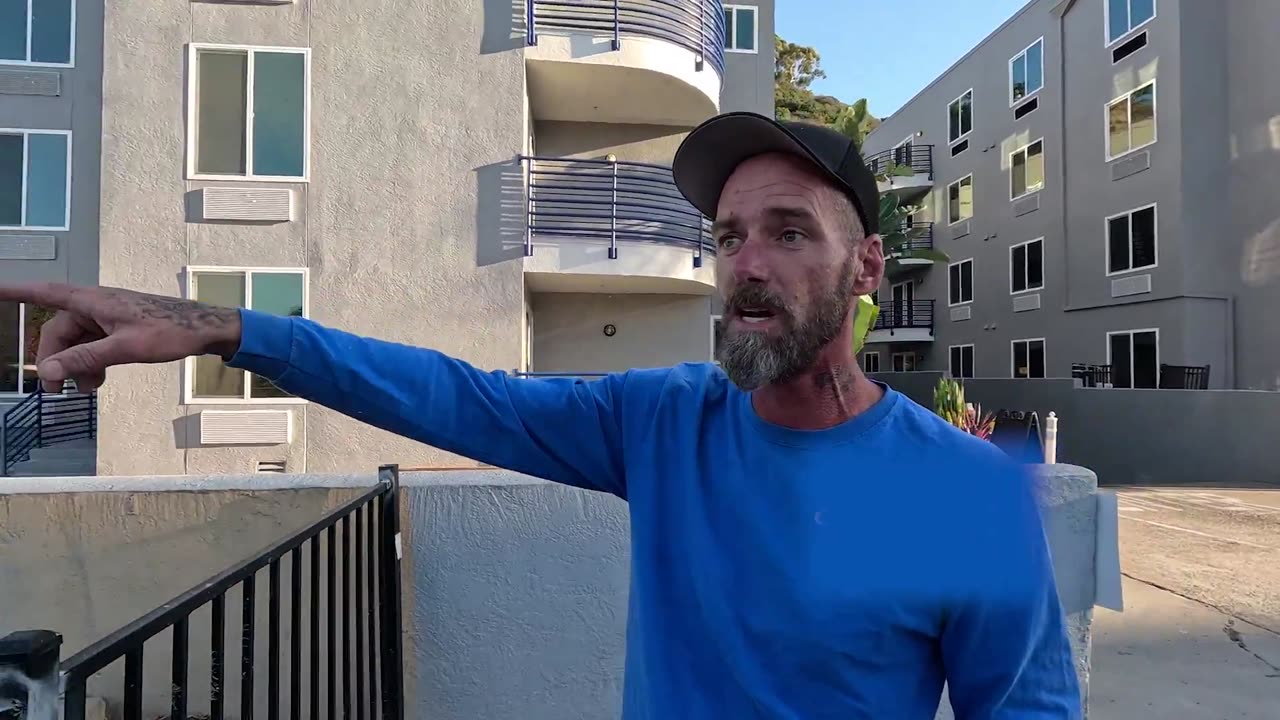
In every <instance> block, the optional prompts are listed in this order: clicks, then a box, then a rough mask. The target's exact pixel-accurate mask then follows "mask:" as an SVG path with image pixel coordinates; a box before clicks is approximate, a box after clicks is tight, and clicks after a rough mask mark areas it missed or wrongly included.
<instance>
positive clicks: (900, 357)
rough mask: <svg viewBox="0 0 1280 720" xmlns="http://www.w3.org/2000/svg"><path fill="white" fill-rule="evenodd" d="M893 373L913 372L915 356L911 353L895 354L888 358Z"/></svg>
mask: <svg viewBox="0 0 1280 720" xmlns="http://www.w3.org/2000/svg"><path fill="white" fill-rule="evenodd" d="M890 359H891V360H892V362H893V371H894V372H915V371H916V354H915V353H913V352H896V353H893V355H892V357H891V358H890Z"/></svg>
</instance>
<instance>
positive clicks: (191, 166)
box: [187, 43, 311, 182]
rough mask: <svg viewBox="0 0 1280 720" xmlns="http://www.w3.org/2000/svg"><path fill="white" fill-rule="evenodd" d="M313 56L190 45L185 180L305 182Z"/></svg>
mask: <svg viewBox="0 0 1280 720" xmlns="http://www.w3.org/2000/svg"><path fill="white" fill-rule="evenodd" d="M310 137H311V51H310V50H309V49H307V48H282V47H252V46H241V45H204V44H194V43H193V44H191V45H189V46H188V56H187V177H188V178H191V179H198V180H228V179H238V180H266V181H277V182H306V181H307V180H308V178H309V177H310V154H311V151H310V146H311V139H310Z"/></svg>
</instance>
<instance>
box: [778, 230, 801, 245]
mask: <svg viewBox="0 0 1280 720" xmlns="http://www.w3.org/2000/svg"><path fill="white" fill-rule="evenodd" d="M803 237H804V236H803V235H801V234H800V231H799V230H785V231H783V233H782V242H784V243H795V242H800V240H801V239H802V238H803Z"/></svg>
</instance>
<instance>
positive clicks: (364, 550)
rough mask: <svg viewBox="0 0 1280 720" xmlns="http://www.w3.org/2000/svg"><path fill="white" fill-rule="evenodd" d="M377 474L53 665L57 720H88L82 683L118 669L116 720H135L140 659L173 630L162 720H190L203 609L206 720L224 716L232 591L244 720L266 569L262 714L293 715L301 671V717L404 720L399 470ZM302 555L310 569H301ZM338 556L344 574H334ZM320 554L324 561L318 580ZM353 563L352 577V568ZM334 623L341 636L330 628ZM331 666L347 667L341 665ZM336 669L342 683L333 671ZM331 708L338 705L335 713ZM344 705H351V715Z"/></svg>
mask: <svg viewBox="0 0 1280 720" xmlns="http://www.w3.org/2000/svg"><path fill="white" fill-rule="evenodd" d="M378 475H379V482H378V484H377V485H376V486H374V487H373V488H372V489H370V490H368V491H366V492H364V493H362V494H361V495H360V496H359V497H357V498H356V499H354V500H352V501H350V502H348V503H346V504H344V505H342V506H341V507H339V508H337V509H336V510H334V511H332V512H330V513H328V514H327V515H325V516H324V517H322V518H320V519H319V520H317V521H316V522H314V523H312V524H311V525H309V526H307V527H306V528H303V529H302V530H299V531H297V532H295V533H292V534H291V535H289V536H288V537H286V538H284V539H283V540H280V541H278V542H276V543H273V544H272V545H271V546H269V547H267V548H264V549H263V550H262V551H261V552H259V553H257V554H255V555H254V556H252V557H250V558H248V559H246V560H243V561H241V562H239V563H237V564H235V565H233V566H231V567H230V568H227V569H226V570H224V571H222V572H220V573H218V574H217V575H215V576H213V577H211V578H209V579H208V580H206V581H204V582H201V583H200V584H198V585H196V586H195V587H193V588H191V589H190V590H187V591H186V592H184V593H182V594H180V595H178V596H177V597H175V598H173V599H172V600H170V601H169V602H167V603H164V604H162V605H160V606H159V607H157V608H155V609H154V610H151V611H150V612H148V613H146V614H144V615H142V616H141V617H139V618H138V619H137V620H135V621H133V622H131V623H129V624H128V625H125V626H124V627H122V628H120V629H119V630H116V631H115V632H113V633H111V634H109V635H107V636H106V637H104V638H102V639H101V640H98V641H97V642H95V643H93V644H92V645H90V646H89V647H87V648H85V649H83V650H81V651H80V652H78V653H76V654H75V655H73V656H71V657H70V658H68V659H67V660H66V661H65V662H63V664H62V665H61V674H62V687H63V688H64V693H63V698H64V707H63V715H62V717H63V718H64V719H65V720H84V717H85V702H86V699H87V698H86V695H87V685H88V681H89V678H90V676H92V675H94V674H95V673H97V672H99V671H100V670H102V669H104V668H106V667H107V666H108V665H110V664H112V663H114V662H117V661H119V660H121V659H123V660H124V702H123V708H122V715H123V717H125V718H140V717H142V698H143V650H144V647H145V646H146V643H147V641H148V640H150V639H151V638H154V637H156V636H157V635H159V634H161V633H163V632H165V631H170V632H171V633H172V647H173V650H172V681H171V683H170V684H169V687H168V688H167V690H168V692H169V693H170V695H171V708H172V712H171V713H170V715H169V717H172V718H186V717H187V705H188V700H189V690H190V681H189V678H188V670H189V669H190V667H189V666H190V662H191V658H192V652H191V651H190V647H189V637H190V630H191V627H190V624H191V617H192V615H193V614H194V613H196V612H197V611H199V610H201V609H202V608H204V607H205V606H206V605H207V606H209V607H210V616H211V619H210V623H209V624H210V634H209V635H208V637H209V638H210V644H211V646H212V662H211V667H210V678H209V686H210V688H211V697H210V707H211V710H212V713H211V716H212V717H223V715H224V709H225V708H224V706H225V704H226V700H227V696H228V695H230V693H228V692H227V683H226V678H227V675H228V671H229V670H230V671H231V672H235V670H233V669H232V668H229V667H227V664H226V647H225V645H226V635H227V632H226V630H227V627H226V622H227V612H226V604H227V603H226V601H227V595H228V594H229V593H231V592H232V591H233V590H235V589H236V588H239V591H238V592H237V593H236V595H238V597H239V599H240V602H241V605H242V608H241V611H240V613H239V621H240V628H241V633H240V638H239V643H240V646H241V652H240V668H239V672H238V674H239V676H240V682H239V684H238V694H239V701H240V717H251V716H252V714H253V709H254V703H255V694H254V690H253V685H254V680H255V679H257V676H258V672H257V671H256V670H255V661H256V657H257V653H255V650H254V644H255V641H256V640H257V639H258V634H257V633H256V632H255V629H254V628H255V621H256V619H257V616H258V614H259V612H260V611H259V610H258V609H257V607H256V604H255V601H256V599H257V592H256V581H257V578H258V575H259V574H260V572H261V571H262V570H264V569H265V570H266V571H267V583H268V585H267V612H266V615H267V618H266V619H267V627H266V638H267V652H266V653H265V656H266V661H267V662H266V664H267V693H266V695H267V697H268V698H269V702H270V703H272V706H271V709H270V712H269V713H268V715H269V716H270V717H277V716H278V715H279V710H280V707H281V704H282V703H283V700H284V697H285V696H286V694H287V695H288V697H289V707H290V708H291V709H292V710H293V711H294V713H295V716H296V715H297V711H298V708H299V707H300V703H301V697H302V694H301V693H302V687H303V684H304V681H303V674H304V673H303V671H304V667H307V669H309V671H310V681H309V683H306V684H307V687H308V690H309V694H310V700H309V710H310V714H309V715H307V716H306V717H315V718H319V717H323V711H324V710H325V709H327V710H328V716H329V717H336V716H338V715H339V714H340V715H341V716H342V717H353V716H354V717H363V716H364V715H365V712H366V711H367V712H368V717H381V718H385V719H386V720H402V719H403V717H404V704H403V681H404V678H403V666H402V654H403V653H402V642H403V640H402V626H401V615H400V596H401V588H400V554H401V541H400V520H399V518H400V511H399V488H400V479H399V468H397V467H396V466H394V465H387V466H383V467H382V468H380V469H379V473H378ZM353 524H354V533H353V532H352V530H353V528H352V525H353ZM339 530H340V532H339ZM322 540H323V552H322V549H321V548H322ZM339 548H340V550H339ZM304 549H305V554H306V555H307V556H308V560H309V563H307V564H305V565H304V563H303V555H304ZM353 551H354V552H353ZM339 552H340V553H341V566H339V565H338V564H337V556H338V553H339ZM322 555H323V556H324V557H325V559H326V563H325V564H324V565H325V568H326V569H325V570H324V571H323V572H322V570H321V567H322V565H321V562H320V561H321V557H322ZM286 556H288V563H287V565H288V567H289V572H288V581H289V585H288V586H287V587H286V588H285V589H282V587H281V580H282V577H281V576H282V574H283V573H282V572H281V566H282V561H284V559H285V557H286ZM353 560H354V565H355V567H354V571H352V570H353V569H352V568H351V564H352V561H353ZM339 567H340V569H341V573H340V574H339V573H338V569H339ZM304 575H305V576H308V579H309V586H310V588H309V589H310V592H309V593H306V594H304V592H303V582H302V579H303V576H304ZM322 575H323V577H324V578H325V583H324V586H325V587H324V593H325V595H322V594H321V593H322V588H321V577H322ZM339 578H340V579H341V580H339ZM285 593H287V595H286V597H287V598H288V602H287V603H282V602H281V595H282V594H285ZM326 597H327V600H326ZM366 598H367V603H366V602H365V600H366ZM352 600H354V608H353V607H352ZM282 604H285V605H286V608H284V610H287V612H288V615H287V616H286V617H285V618H283V619H282V617H281V615H282V607H281V605H282ZM304 604H306V605H308V606H309V614H308V615H309V616H308V617H307V620H309V624H308V625H307V626H306V627H304V624H303V614H302V606H303V605H304ZM339 608H340V609H339ZM322 609H323V615H324V616H325V618H326V621H327V622H326V625H325V627H326V628H327V630H326V631H325V632H324V636H325V638H326V643H327V645H326V646H327V648H328V652H327V655H326V656H327V657H328V658H329V660H328V661H327V662H323V661H322V659H321V657H320V655H321V654H320V653H319V652H316V651H315V648H317V647H320V642H321V622H320V619H321V615H322V612H321V611H322ZM339 620H340V622H341V625H338V624H337V623H338V621H339ZM286 622H287V623H288V640H289V647H288V648H287V651H288V653H289V662H288V669H289V677H288V678H285V679H282V678H281V677H280V668H281V665H282V662H281V656H282V654H283V653H284V652H285V650H286V649H285V648H281V644H282V642H281V639H282V634H283V633H282V630H284V629H285V628H283V627H282V625H284V623H286ZM339 628H341V630H340V631H339ZM366 629H367V632H368V634H367V636H366V634H365V632H366ZM304 635H309V636H310V640H309V647H310V648H311V653H310V655H311V658H310V662H309V663H308V665H307V666H304V664H303V654H302V639H303V636H304ZM353 636H354V642H353ZM339 638H341V641H340V644H339ZM366 638H367V640H366ZM337 658H343V659H342V661H341V662H340V663H339V662H337ZM353 659H354V660H355V663H354V665H355V667H354V668H353V667H352V660H353ZM322 662H323V664H324V666H325V667H326V668H327V671H328V672H327V682H324V681H322V679H321V672H320V669H321V663H322ZM366 662H367V669H366ZM339 664H340V665H341V666H342V669H341V672H338V671H337V665H339ZM339 684H341V687H339ZM233 687H235V686H233ZM322 687H323V688H324V689H325V691H326V696H327V703H325V707H322V706H321V703H322V701H321V694H320V690H321V688H322ZM366 689H367V693H366ZM353 690H354V692H353ZM379 691H380V692H379ZM233 697H234V696H233ZM339 701H341V703H342V706H341V708H340V709H339V707H338V704H337V703H338V702H339ZM352 705H354V706H355V714H354V715H353V713H352V710H353V708H352Z"/></svg>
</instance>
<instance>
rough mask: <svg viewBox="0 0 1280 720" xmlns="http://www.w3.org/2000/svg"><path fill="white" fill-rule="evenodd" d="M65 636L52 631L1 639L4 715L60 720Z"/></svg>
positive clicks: (0, 685) (1, 707) (22, 632)
mask: <svg viewBox="0 0 1280 720" xmlns="http://www.w3.org/2000/svg"><path fill="white" fill-rule="evenodd" d="M61 649H62V636H61V635H59V634H57V633H55V632H53V631H51V630H19V631H17V632H12V633H9V634H8V635H6V636H5V637H3V638H0V715H5V716H8V713H9V712H10V711H11V710H13V709H14V708H15V707H21V708H23V710H22V711H21V712H19V713H17V717H21V718H27V720H58V718H59V717H60V716H61V714H62V713H61V711H60V709H59V708H58V656H59V654H60V651H61Z"/></svg>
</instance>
